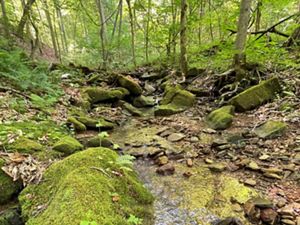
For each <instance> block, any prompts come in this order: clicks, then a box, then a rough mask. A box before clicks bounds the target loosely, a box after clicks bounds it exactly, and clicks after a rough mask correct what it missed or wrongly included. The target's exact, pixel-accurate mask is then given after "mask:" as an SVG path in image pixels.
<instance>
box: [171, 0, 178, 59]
mask: <svg viewBox="0 0 300 225" xmlns="http://www.w3.org/2000/svg"><path fill="white" fill-rule="evenodd" d="M171 4H172V38H171V46H172V50H173V63H174V64H175V63H176V58H177V56H176V45H177V42H176V39H177V30H176V18H177V6H176V2H175V1H174V0H172V3H171Z"/></svg>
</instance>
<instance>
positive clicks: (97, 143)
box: [79, 135, 114, 149]
mask: <svg viewBox="0 0 300 225" xmlns="http://www.w3.org/2000/svg"><path fill="white" fill-rule="evenodd" d="M79 141H80V142H81V143H82V144H83V145H84V146H85V147H87V148H94V147H104V148H110V149H113V147H114V144H113V142H112V141H110V140H109V139H107V138H101V137H99V136H98V135H95V136H91V137H83V138H80V139H79Z"/></svg>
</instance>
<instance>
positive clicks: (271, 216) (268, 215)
mask: <svg viewBox="0 0 300 225" xmlns="http://www.w3.org/2000/svg"><path fill="white" fill-rule="evenodd" d="M277 215H278V214H277V212H276V211H275V210H274V209H271V208H267V209H262V210H261V211H260V219H261V220H262V221H263V222H264V223H266V224H274V223H275V221H276V218H277Z"/></svg>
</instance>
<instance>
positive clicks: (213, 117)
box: [206, 105, 234, 130]
mask: <svg viewBox="0 0 300 225" xmlns="http://www.w3.org/2000/svg"><path fill="white" fill-rule="evenodd" d="M233 113H234V106H231V105H230V106H224V107H222V108H220V109H217V110H214V111H212V112H211V113H210V114H209V115H208V116H207V118H206V121H207V124H208V125H209V127H210V128H212V129H215V130H224V129H226V128H228V127H230V125H231V124H232V121H233Z"/></svg>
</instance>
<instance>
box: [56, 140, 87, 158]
mask: <svg viewBox="0 0 300 225" xmlns="http://www.w3.org/2000/svg"><path fill="white" fill-rule="evenodd" d="M82 149H83V146H82V144H80V143H79V141H77V140H76V139H75V138H72V137H70V136H65V137H63V138H61V139H60V140H59V141H58V142H56V143H55V144H54V146H53V150H55V151H58V152H62V153H64V154H65V155H70V154H73V153H74V152H76V151H80V150H82Z"/></svg>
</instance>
